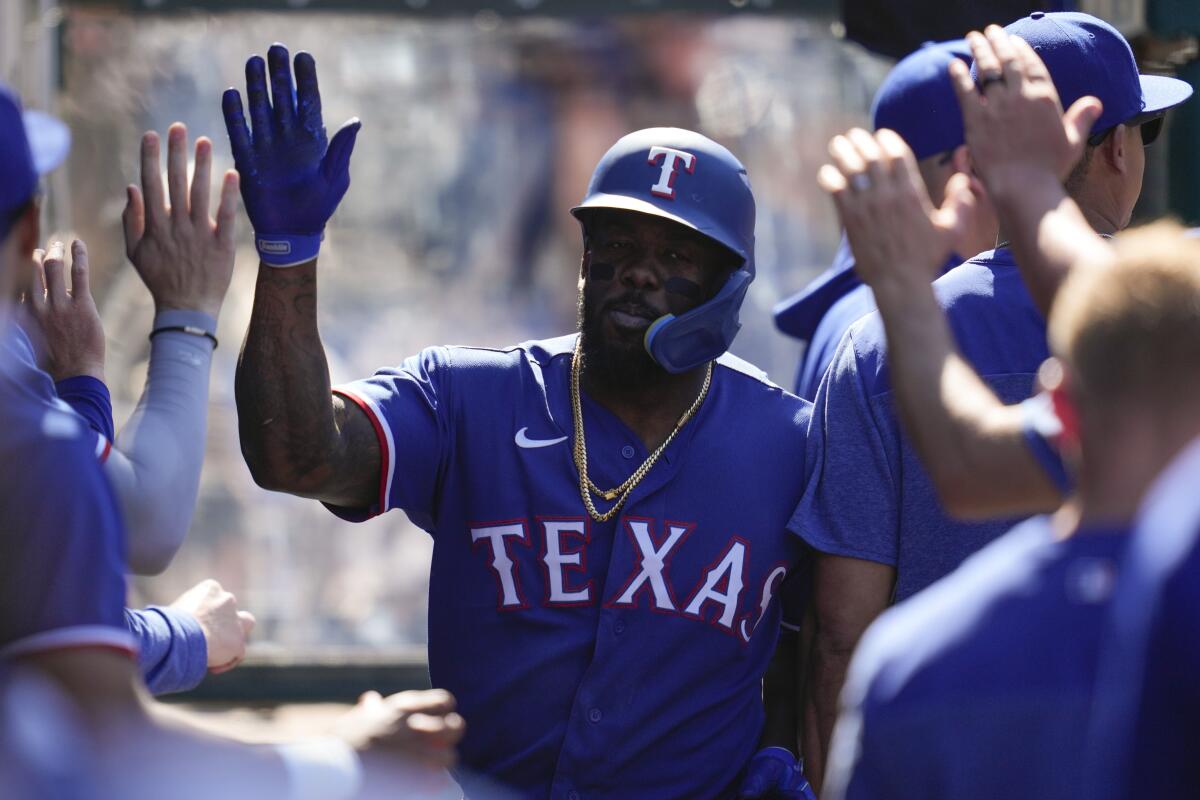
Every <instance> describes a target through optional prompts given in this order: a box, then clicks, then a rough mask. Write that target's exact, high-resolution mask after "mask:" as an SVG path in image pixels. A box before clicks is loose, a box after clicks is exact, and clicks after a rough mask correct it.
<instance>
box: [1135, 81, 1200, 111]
mask: <svg viewBox="0 0 1200 800" xmlns="http://www.w3.org/2000/svg"><path fill="white" fill-rule="evenodd" d="M1138 79H1139V80H1140V81H1141V84H1142V97H1143V98H1144V99H1145V103H1146V105H1145V106H1144V107H1143V108H1142V113H1143V114H1152V113H1154V112H1157V111H1166V110H1167V109H1168V108H1174V107H1175V106H1177V105H1179V104H1180V103H1182V102H1183V101H1184V100H1187V99H1188V98H1189V97H1191V96H1192V86H1191V84H1189V83H1187V82H1186V81H1181V80H1179V79H1178V78H1168V77H1167V76H1165V75H1139V76H1138Z"/></svg>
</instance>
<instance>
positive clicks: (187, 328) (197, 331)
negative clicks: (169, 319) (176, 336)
mask: <svg viewBox="0 0 1200 800" xmlns="http://www.w3.org/2000/svg"><path fill="white" fill-rule="evenodd" d="M167 331H176V332H178V333H189V334H191V335H192V336H205V337H207V338H208V339H210V340H211V341H212V343H213V350H216V349H217V337H216V336H214V335H213V334H211V333H209V332H208V331H206V330H204V328H197V327H196V326H194V325H167V326H165V327H162V328H155V329H154V330H152V331H150V338H151V340H153V339H154V337H155V336H158V335H159V334H160V333H166V332H167Z"/></svg>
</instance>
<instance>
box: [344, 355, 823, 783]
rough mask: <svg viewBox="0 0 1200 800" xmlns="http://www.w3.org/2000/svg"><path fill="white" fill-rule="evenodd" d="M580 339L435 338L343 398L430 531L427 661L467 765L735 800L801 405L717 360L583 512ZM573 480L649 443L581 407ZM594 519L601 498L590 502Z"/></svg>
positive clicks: (528, 776) (768, 641) (753, 710)
mask: <svg viewBox="0 0 1200 800" xmlns="http://www.w3.org/2000/svg"><path fill="white" fill-rule="evenodd" d="M574 344H575V337H574V336H567V337H562V338H559V339H552V340H548V341H543V342H534V343H528V344H525V345H520V346H517V347H513V348H510V349H505V350H490V349H482V348H468V347H435V348H430V349H427V350H425V351H423V352H422V353H420V354H419V355H418V356H416V357H413V358H410V359H408V360H407V361H406V362H405V363H404V364H403V365H402V366H400V367H399V368H396V369H386V370H381V371H380V372H378V373H376V374H375V376H374V377H371V378H368V379H366V380H362V381H358V382H355V383H352V384H349V385H347V386H341V387H338V388H337V389H336V391H338V392H339V393H341V394H343V395H345V396H346V397H348V398H349V399H351V400H352V401H354V402H355V403H357V404H358V405H359V406H360V407H361V408H362V409H363V410H364V411H365V413H366V414H367V416H368V417H369V418H370V419H371V420H372V422H373V424H374V425H375V427H376V432H377V434H378V436H379V437H380V449H381V451H382V454H383V464H382V474H381V497H380V500H379V502H378V503H377V504H376V506H375V507H374V508H371V509H367V510H364V511H361V512H354V511H349V510H346V509H334V510H335V511H336V512H337V513H339V514H341V515H342V516H343V517H346V518H349V519H362V518H364V517H366V516H369V515H371V514H374V513H379V512H380V511H386V510H388V509H391V508H400V509H403V510H404V511H405V513H407V514H408V516H409V517H410V518H411V519H412V520H413V521H414V522H416V523H417V524H418V525H420V526H421V527H423V528H424V529H425V530H427V531H428V532H429V533H430V534H432V536H433V539H434V549H433V563H432V566H431V570H430V587H429V670H430V674H431V677H432V681H433V685H434V686H438V687H444V688H446V689H449V690H450V691H451V692H453V693H454V695H455V697H456V698H457V700H458V708H459V711H460V712H461V713H462V715H463V717H464V718H465V719H466V720H467V734H466V738H465V739H464V740H463V742H462V745H461V747H460V756H461V763H462V765H463V767H464V768H465V770H464V772H463V773H461V774H460V775H459V777H460V780H461V782H463V784H464V787H465V788H466V789H467V790H468V792H470V791H471V790H472V789H473V787H474V784H473V782H472V779H471V778H470V777H469V776H468V775H467V774H466V770H469V771H471V772H474V773H480V774H483V775H485V776H487V777H488V778H490V779H492V780H495V781H498V782H500V783H502V784H506V785H508V786H510V787H512V788H513V789H515V790H517V791H518V792H519V793H520V795H521V796H523V797H539V798H542V797H554V798H567V799H568V800H574V798H629V797H655V798H693V799H694V798H706V797H713V798H715V797H728V796H730V794H731V793H732V792H733V791H734V790H735V788H736V784H737V781H738V780H739V776H740V773H741V772H742V770H743V768H744V766H745V764H746V763H747V761H748V760H749V759H750V757H751V756H752V755H753V754H754V753H755V752H756V750H757V748H758V739H759V736H760V734H761V730H762V724H763V707H762V697H761V685H760V684H761V678H762V675H763V673H764V672H765V670H766V666H767V662H768V660H769V659H770V656H771V653H772V650H773V649H774V646H775V641H776V638H777V635H778V631H779V603H778V602H777V601H775V600H774V594H775V592H776V590H777V589H778V585H779V583H780V582H781V581H782V580H783V578H784V576H785V574H786V573H787V571H788V569H789V568H790V567H791V566H792V565H793V564H794V563H795V562H796V561H797V559H798V558H799V554H800V552H801V547H802V545H801V542H800V541H799V539H797V538H796V537H794V536H791V535H790V534H788V532H787V530H786V528H787V521H788V518H789V517H790V515H791V513H792V510H793V509H794V507H795V504H796V502H797V501H798V500H799V497H800V492H801V488H802V486H803V474H804V437H805V431H806V429H807V426H808V420H809V408H810V407H809V404H808V403H806V402H804V401H803V400H800V399H799V398H797V397H795V396H793V395H791V394H789V393H787V392H785V391H783V390H782V389H780V388H779V387H777V386H774V385H772V384H771V383H769V382H768V381H767V380H766V378H765V377H764V376H763V375H762V373H761V372H760V371H759V370H757V369H756V368H754V367H752V366H750V365H748V364H746V363H745V362H742V361H740V360H738V359H736V358H734V357H732V356H729V355H725V356H722V357H721V358H720V359H719V360H718V361H717V363H716V364H715V365H714V369H713V378H712V386H711V388H710V390H709V394H708V397H707V398H706V399H705V401H704V403H703V404H702V405H701V407H700V409H699V411H698V412H697V414H696V416H695V417H694V418H693V419H692V420H691V421H690V422H689V423H688V424H687V425H685V426H684V427H683V428H682V429H681V430H680V432H679V434H678V436H676V438H675V440H674V441H673V442H672V443H671V445H670V446H669V447H668V448H667V449H666V450H665V452H664V453H663V455H662V457H661V459H660V460H659V462H658V463H657V464H656V465H655V466H654V467H653V469H651V470H650V471H649V473H648V474H647V475H646V477H645V478H644V479H643V480H642V482H641V483H640V484H639V485H638V487H637V488H636V489H635V490H634V492H633V494H632V495H631V496H630V498H629V501H628V503H627V504H626V505H625V507H624V509H623V511H622V512H621V513H620V514H619V515H617V517H616V518H614V519H613V520H610V521H609V522H607V523H597V522H595V521H593V520H592V519H591V518H590V517H589V516H588V514H587V512H586V511H585V509H584V507H583V502H582V500H581V498H580V494H579V475H578V472H577V470H576V468H575V464H574V461H573V459H572V448H573V441H572V439H573V436H574V432H573V430H574V429H573V424H572V411H571V395H570V380H569V376H570V362H571V353H572V350H573V347H574ZM583 416H584V429H585V432H586V437H587V438H586V442H587V453H588V469H589V474H590V476H591V478H592V480H593V481H594V482H595V483H596V484H597V485H598V486H601V487H603V488H608V487H615V486H618V485H620V484H621V483H622V482H623V481H624V480H625V479H626V478H628V477H629V476H630V475H631V474H632V473H633V472H634V470H635V469H636V468H637V467H638V466H639V465H641V464H642V462H643V461H644V460H645V458H646V457H647V455H648V453H647V451H646V449H645V447H644V446H643V445H642V443H641V441H640V440H639V439H638V437H637V436H636V435H635V434H634V433H633V432H632V431H630V430H629V429H628V428H627V427H625V425H623V424H622V423H621V422H620V420H619V419H618V418H617V417H616V416H614V415H613V414H611V413H610V412H608V411H607V410H606V409H604V408H603V407H601V406H600V405H598V404H596V403H594V402H592V401H591V400H590V399H589V398H587V396H586V395H585V396H584V398H583ZM597 504H598V508H599V509H600V510H604V509H607V508H608V507H609V504H608V503H605V502H604V501H602V500H597Z"/></svg>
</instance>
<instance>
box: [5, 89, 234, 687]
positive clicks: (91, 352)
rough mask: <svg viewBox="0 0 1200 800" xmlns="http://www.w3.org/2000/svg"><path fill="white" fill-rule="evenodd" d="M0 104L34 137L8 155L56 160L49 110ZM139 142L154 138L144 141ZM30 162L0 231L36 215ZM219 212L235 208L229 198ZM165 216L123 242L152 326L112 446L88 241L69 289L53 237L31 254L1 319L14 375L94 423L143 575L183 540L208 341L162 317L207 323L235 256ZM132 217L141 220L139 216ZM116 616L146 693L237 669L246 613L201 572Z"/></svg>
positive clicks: (178, 157)
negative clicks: (22, 152)
mask: <svg viewBox="0 0 1200 800" xmlns="http://www.w3.org/2000/svg"><path fill="white" fill-rule="evenodd" d="M0 113H2V114H4V116H5V119H6V122H7V129H6V130H7V131H8V132H9V133H10V135H11V136H13V137H15V136H16V135H17V134H18V133H21V134H23V132H24V125H23V121H26V123H27V124H29V125H31V126H33V127H34V128H35V129H36V130H37V134H38V135H37V136H29V137H25V136H23V135H22V137H21V139H20V140H19V141H18V140H16V139H15V138H14V139H13V141H11V142H9V143H8V144H9V146H10V148H11V149H12V150H14V151H15V150H17V149H22V148H23V149H28V145H26V144H25V142H26V141H28V140H32V141H35V142H37V143H38V144H37V145H36V146H35V147H34V148H33V150H32V151H31V153H32V155H31V159H32V163H33V164H34V165H35V166H37V167H41V168H42V169H43V170H44V169H48V168H50V166H52V165H54V164H56V163H57V162H58V160H61V159H62V158H63V157H64V156H65V154H66V152H67V149H68V146H69V141H70V137H69V134H68V132H67V128H66V127H65V126H63V125H62V124H61V123H60V122H58V121H57V120H54V119H52V118H50V117H47V116H46V115H41V114H38V113H36V112H30V113H28V114H22V113H21V112H20V110H19V106H18V103H17V100H16V97H15V95H13V94H12V93H11V92H10V91H9V90H7V89H6V88H3V87H0ZM172 136H173V137H174V145H173V147H174V149H175V150H176V152H175V153H174V157H173V158H171V159H169V161H170V164H169V169H168V177H169V179H170V181H171V182H174V183H176V184H178V183H179V182H180V181H182V183H183V186H184V187H185V188H186V186H187V176H186V172H185V170H186V160H185V155H184V154H185V152H186V132H184V131H183V130H181V129H176V130H173V131H172ZM147 138H148V140H150V141H151V142H153V137H147ZM154 146H155V149H154V152H153V153H152V154H151V155H152V156H153V158H152V159H149V160H148V161H147V164H146V165H145V166H146V168H147V169H146V172H145V176H144V177H145V178H146V181H145V182H146V183H147V184H150V183H151V182H160V183H161V179H160V177H159V172H158V164H157V161H158V157H157V145H156V143H155V145H154ZM210 161H211V145H210V144H208V142H207V140H204V141H202V142H201V143H199V149H198V158H197V166H198V168H199V172H198V175H199V177H200V179H201V180H203V181H205V182H207V175H208V169H209V164H210ZM29 163H30V161H25V160H22V161H15V160H14V161H12V162H10V163H9V165H8V172H7V174H6V176H5V180H4V182H3V189H2V190H0V192H2V194H3V196H2V197H0V209H3V215H4V216H5V218H6V219H7V220H8V221H7V223H6V229H7V228H12V227H15V226H16V225H17V224H18V223H21V222H25V224H34V223H36V220H37V217H38V201H37V199H36V191H35V190H36V175H35V173H34V171H33V170H32V169H30V168H29ZM196 185H197V186H198V184H196ZM159 194H161V189H160V190H159ZM206 195H207V193H205V195H204V196H201V195H199V194H197V196H196V197H195V198H194V199H195V204H196V206H197V209H199V208H200V204H201V203H202V204H203V211H202V212H201V211H199V210H197V219H196V221H199V214H201V213H202V214H203V215H204V217H205V218H207V214H208V211H207V206H208V201H207V196H206ZM228 197H229V200H228V201H227V202H232V201H233V199H234V198H235V197H236V195H235V194H234V192H233V190H232V189H230V190H229V192H228ZM139 202H140V195H139ZM159 202H160V209H161V200H160V201H159ZM184 208H186V202H185V204H184ZM144 213H145V212H144V210H142V211H139V214H142V215H143V216H144ZM227 213H228V215H229V216H232V207H230V208H229V210H228V212H227ZM165 216H166V211H165V210H162V211H161V213H160V214H158V215H157V217H158V218H157V219H155V215H152V219H151V226H150V230H149V233H148V234H147V235H144V236H143V235H142V233H138V234H137V238H131V240H130V250H131V252H134V251H135V247H137V248H140V250H139V251H137V252H135V257H134V259H133V260H134V262H135V265H136V266H137V267H138V268H139V270H140V272H141V273H142V274H143V275H144V276H145V279H146V283H147V285H148V286H149V287H151V289H152V293H153V294H154V296H155V302H156V305H157V306H158V308H159V309H160V313H159V314H158V317H157V320H158V325H159V327H158V328H156V329H155V331H154V333H153V334H152V345H151V348H152V349H151V364H150V370H149V372H150V374H149V379H148V381H147V386H146V391H145V393H144V394H143V397H142V401H141V403H140V404H139V407H138V409H137V410H136V411H135V412H134V414H133V415H132V416H131V418H130V420H129V422H128V423H127V424H126V425H125V427H124V428H123V429H122V434H121V436H120V437H119V438H118V439H117V447H116V448H115V449H114V448H113V447H112V446H111V444H110V442H112V441H113V423H112V406H111V402H110V399H109V394H108V388H107V387H106V386H105V384H104V382H103V378H104V331H103V329H102V328H101V326H100V316H99V314H98V312H97V311H96V305H95V303H94V302H93V300H92V296H91V292H90V289H89V281H88V278H89V275H88V260H87V250H86V248H85V247H84V245H83V243H82V242H75V243H74V245H73V247H72V251H73V256H74V259H73V263H72V264H71V276H72V280H71V290H70V292H68V291H67V288H66V279H65V274H64V273H65V272H66V268H65V264H64V261H65V259H64V257H63V246H62V244H61V243H57V242H56V243H53V244H52V245H51V246H50V247H49V248H48V251H41V250H37V251H34V270H33V273H32V274H33V276H34V282H33V283H34V288H33V290H32V291H31V292H29V298H30V302H29V304H28V305H27V307H26V308H27V309H28V310H29V311H30V312H31V313H30V314H29V315H25V316H23V318H22V320H21V322H22V323H23V325H22V324H11V325H8V326H5V329H4V330H3V331H2V332H0V351H3V352H4V354H5V356H6V357H7V358H8V359H9V360H10V362H11V364H12V368H13V369H17V368H18V366H19V367H20V368H21V369H22V370H23V371H24V374H25V375H26V376H27V378H28V381H27V389H28V391H32V392H35V393H36V396H37V397H38V399H39V400H40V401H41V402H42V404H43V405H44V406H45V407H46V408H47V410H50V409H54V410H59V411H65V412H72V411H74V412H77V413H78V414H79V415H80V417H81V418H82V419H81V420H80V421H83V420H86V421H87V422H86V425H85V428H86V427H90V428H91V429H92V430H91V432H89V433H86V434H85V435H86V436H88V437H89V438H90V439H92V440H93V452H94V453H95V454H96V456H97V457H98V458H99V460H100V462H101V463H103V465H104V469H105V471H106V473H107V475H108V477H109V479H110V480H111V481H112V482H113V484H114V485H115V487H116V488H117V493H118V497H119V498H120V499H122V500H123V501H124V502H123V503H122V510H123V511H124V512H126V513H125V516H126V519H127V520H128V522H129V523H130V524H132V525H133V532H134V534H135V535H132V536H131V537H130V539H131V542H130V544H131V547H133V548H134V549H137V550H138V552H139V554H140V558H137V559H133V561H135V562H136V567H139V568H141V569H142V571H146V570H147V569H148V568H149V569H150V570H151V571H157V570H161V569H162V567H164V566H165V565H166V562H167V561H169V560H170V557H171V556H172V555H173V554H174V552H175V549H176V548H177V547H178V545H179V544H180V543H181V541H182V539H181V537H182V534H183V532H184V531H186V527H187V523H188V521H189V520H190V518H191V511H192V508H193V507H194V505H195V494H196V489H197V485H198V482H199V474H200V463H201V461H202V458H203V452H204V451H203V443H204V429H205V426H204V420H205V415H206V402H207V395H208V371H209V364H210V360H211V357H212V343H211V341H209V340H208V339H207V338H206V337H202V336H198V335H197V333H196V329H193V332H191V333H189V332H188V331H185V330H174V329H171V328H170V326H164V324H163V323H164V321H170V319H171V318H172V317H175V318H179V317H184V318H193V317H195V318H200V317H203V318H204V319H207V320H208V321H209V322H210V323H213V324H215V320H214V318H213V316H212V314H211V313H209V312H210V311H212V312H215V310H216V309H218V308H219V307H220V301H221V298H222V297H223V294H224V291H225V288H226V287H227V286H228V281H229V274H230V272H231V270H232V265H233V250H232V247H228V246H225V247H224V250H226V251H227V252H222V248H220V247H216V246H215V245H216V243H217V240H216V237H215V236H213V233H212V230H211V223H209V225H210V230H209V232H208V236H207V237H206V236H205V235H204V230H203V228H202V226H200V225H197V224H194V223H193V220H191V219H187V218H186V217H185V218H184V220H183V222H182V223H181V222H180V220H178V219H176V220H173V221H172V223H171V224H167V225H161V224H156V223H157V222H159V221H160V220H161V218H162V217H165ZM140 224H141V229H142V230H144V229H145V228H146V225H145V223H144V222H142V223H140ZM230 224H232V223H230ZM4 232H6V231H3V232H0V233H4ZM139 240H140V241H139ZM20 288H22V289H23V288H24V287H23V286H22V287H20ZM14 296H15V294H14ZM188 309H208V311H200V310H188ZM23 326H24V327H23ZM26 327H28V329H29V330H30V331H32V332H33V334H34V336H35V337H37V338H39V340H40V341H41V343H42V344H43V345H44V349H45V351H46V357H47V358H46V360H47V361H48V362H49V366H50V369H51V370H53V373H54V374H53V375H50V374H47V373H45V372H42V371H41V369H39V367H38V364H37V359H36V358H35V356H34V351H33V345H32V343H31V341H30V338H29V337H28V336H27V335H26ZM52 378H57V380H52ZM180 523H181V524H182V529H179V528H178V526H179V525H180ZM164 528H165V529H167V530H165V531H164ZM164 533H165V536H164ZM126 624H127V626H128V628H129V630H130V631H131V632H132V633H133V634H134V636H135V638H136V639H137V642H138V666H139V670H140V672H141V674H142V676H143V678H144V679H145V681H146V685H147V687H148V688H149V689H150V690H151V691H152V692H154V693H155V694H165V693H168V692H177V691H183V690H186V689H190V688H192V687H194V686H196V685H197V684H199V683H200V681H201V680H203V678H204V676H205V675H206V674H207V673H208V671H209V670H210V669H212V670H213V671H216V672H221V671H225V670H227V669H230V668H232V667H233V666H234V665H236V664H237V663H238V662H239V661H240V660H241V658H242V657H243V656H244V654H245V638H246V635H247V634H248V633H249V630H250V629H251V628H252V627H253V625H254V617H253V616H252V615H251V614H249V613H248V612H245V611H239V610H238V608H237V601H236V599H235V598H234V597H233V595H231V594H229V593H228V592H225V591H223V590H222V589H221V588H220V586H219V584H216V583H215V582H213V581H208V582H204V583H201V584H200V585H198V586H197V587H195V588H194V589H193V590H190V591H188V592H186V593H185V594H184V595H183V596H182V597H180V598H179V599H178V600H176V601H175V602H174V603H172V604H171V605H169V606H150V607H148V608H146V609H139V610H127V611H126Z"/></svg>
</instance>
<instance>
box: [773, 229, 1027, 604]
mask: <svg viewBox="0 0 1200 800" xmlns="http://www.w3.org/2000/svg"><path fill="white" fill-rule="evenodd" d="M933 286H934V291H935V293H936V294H937V297H938V301H939V303H940V304H941V306H942V308H943V309H945V312H946V316H947V319H948V321H949V323H950V327H951V329H952V331H953V333H954V336H955V338H956V339H957V341H958V345H959V347H960V349H961V350H962V353H963V355H964V356H965V357H966V359H967V360H968V361H969V362H970V363H971V364H972V365H973V366H974V367H975V369H976V370H977V371H978V372H979V374H980V375H981V376H982V377H983V379H984V380H985V381H987V383H988V384H989V385H990V386H991V387H992V389H993V390H995V391H996V393H997V394H998V395H999V396H1000V398H1001V399H1002V400H1004V401H1005V402H1016V401H1018V400H1023V399H1025V398H1027V397H1028V396H1029V394H1030V392H1031V389H1032V387H1033V383H1034V379H1035V377H1036V373H1037V369H1038V367H1039V366H1040V365H1041V363H1042V361H1044V360H1045V359H1046V357H1047V356H1048V349H1047V346H1046V324H1045V321H1044V320H1043V319H1042V316H1041V314H1039V313H1038V311H1037V309H1036V308H1035V307H1034V305H1033V301H1032V300H1031V299H1030V297H1029V294H1028V292H1026V290H1025V286H1024V284H1023V283H1022V282H1021V276H1020V274H1019V273H1018V272H1017V267H1016V265H1015V263H1014V262H1013V260H1012V256H1011V254H1010V253H1009V251H1008V250H1006V249H1001V250H995V251H988V252H986V253H981V254H980V255H978V256H976V257H975V258H973V259H971V260H970V261H967V262H966V263H965V264H963V265H961V266H959V267H956V268H954V269H952V270H950V272H948V273H946V274H945V275H943V276H942V277H941V278H939V279H938V280H937V281H935V282H934V284H933ZM814 420H815V422H814V424H813V426H812V429H811V430H810V432H809V447H808V459H807V460H808V464H807V468H808V470H809V475H810V476H811V477H810V480H809V481H808V484H807V486H806V488H805V492H804V498H803V500H802V501H801V503H800V506H799V508H797V511H796V515H795V517H794V518H793V520H792V523H791V525H792V530H793V531H794V532H796V533H797V534H799V535H800V536H802V537H803V538H804V539H805V541H807V542H808V543H809V544H810V545H812V547H814V548H815V549H817V550H819V551H821V552H824V553H830V554H833V555H839V556H847V557H851V558H859V559H865V560H869V561H876V562H879V563H882V564H887V565H890V566H893V567H895V568H896V571H897V576H896V589H895V594H896V597H897V598H899V599H903V598H905V597H907V596H909V595H911V594H913V593H914V592H916V591H919V590H920V589H922V588H924V587H925V586H928V585H929V584H930V583H932V582H933V581H935V580H937V579H938V578H940V577H942V576H943V575H945V574H947V573H949V572H950V571H951V570H953V569H954V568H955V567H956V566H958V565H959V564H960V563H961V562H962V560H963V559H964V558H966V557H967V556H968V555H970V554H971V553H973V552H975V551H976V550H978V549H979V548H980V547H982V546H983V545H984V544H986V543H987V542H989V541H991V540H992V539H994V538H996V537H997V536H999V535H1000V534H1001V533H1003V532H1004V531H1006V530H1008V529H1009V528H1011V527H1012V526H1013V524H1014V522H1015V520H1007V521H1004V520H998V521H994V522H989V523H984V524H968V523H962V522H958V521H955V520H953V519H950V518H949V517H948V516H946V514H945V513H944V512H943V511H942V508H941V505H940V504H939V502H938V499H937V494H936V492H935V490H934V488H933V485H932V483H931V481H930V479H929V475H928V473H926V471H925V468H924V467H923V466H922V465H921V463H920V460H919V459H918V457H917V454H916V451H915V450H914V449H913V447H912V446H911V444H910V443H909V442H908V441H907V438H906V437H905V436H903V435H902V434H901V429H900V423H899V421H898V419H897V417H896V410H895V404H894V402H893V400H892V392H891V384H890V381H889V373H888V365H887V343H886V338H885V336H884V331H883V323H882V321H881V320H880V318H879V315H878V314H871V315H870V316H867V317H865V318H864V319H861V320H859V321H858V322H857V323H855V324H854V326H853V327H851V329H850V331H849V332H848V333H847V334H846V336H845V337H844V338H843V340H842V343H841V345H840V347H839V348H838V355H837V357H836V359H835V360H834V362H833V364H832V365H831V366H830V369H829V372H827V373H826V375H825V378H824V380H823V381H822V383H821V388H820V390H819V391H818V393H817V400H816V409H815V411H814Z"/></svg>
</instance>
